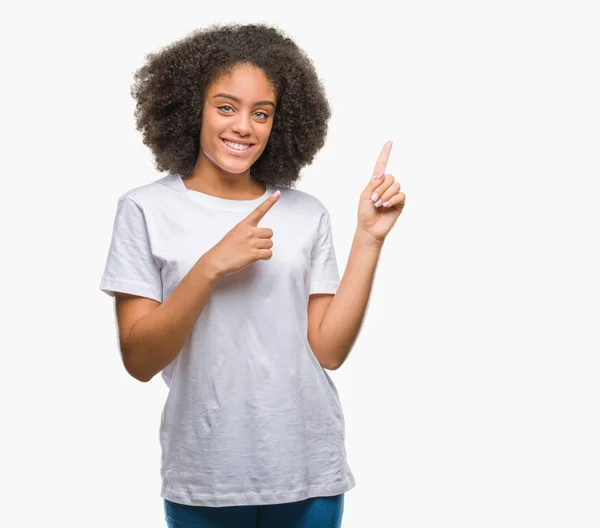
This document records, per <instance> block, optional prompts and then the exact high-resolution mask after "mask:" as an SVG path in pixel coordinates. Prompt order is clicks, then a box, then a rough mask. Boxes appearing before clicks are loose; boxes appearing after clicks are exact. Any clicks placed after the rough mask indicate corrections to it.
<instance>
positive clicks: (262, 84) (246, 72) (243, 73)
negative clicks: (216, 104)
mask: <svg viewBox="0 0 600 528" xmlns="http://www.w3.org/2000/svg"><path fill="white" fill-rule="evenodd" d="M218 92H227V93H230V94H232V95H236V96H238V97H239V98H240V99H242V100H246V99H248V100H252V101H254V100H258V99H257V98H259V99H261V98H267V97H271V98H274V97H275V90H274V88H273V86H272V85H271V84H270V83H269V80H268V78H267V76H266V75H265V72H264V71H263V70H261V69H260V68H257V67H256V66H251V65H247V64H244V65H241V66H237V67H236V68H235V69H234V70H233V71H231V72H229V73H225V74H223V75H221V76H220V77H219V78H218V79H216V80H215V81H214V82H213V83H211V84H210V86H209V87H208V89H207V96H212V95H213V94H215V93H218Z"/></svg>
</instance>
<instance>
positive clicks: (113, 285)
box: [100, 279, 162, 302]
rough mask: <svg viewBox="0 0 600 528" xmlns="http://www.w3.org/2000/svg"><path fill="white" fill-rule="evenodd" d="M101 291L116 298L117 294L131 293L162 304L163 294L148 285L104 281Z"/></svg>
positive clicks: (101, 284) (101, 283)
mask: <svg viewBox="0 0 600 528" xmlns="http://www.w3.org/2000/svg"><path fill="white" fill-rule="evenodd" d="M100 290H101V291H103V292H104V293H106V294H107V295H110V296H111V297H114V296H115V292H120V293H129V294H130V295H139V296H140V297H147V298H149V299H154V300H155V301H158V302H162V294H159V293H157V292H156V291H155V290H154V289H153V288H151V287H149V286H148V285H147V284H142V283H139V282H138V283H136V282H120V281H115V280H108V279H103V280H102V281H101V282H100Z"/></svg>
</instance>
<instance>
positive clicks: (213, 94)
mask: <svg viewBox="0 0 600 528" xmlns="http://www.w3.org/2000/svg"><path fill="white" fill-rule="evenodd" d="M276 104H277V101H276V94H275V90H274V88H273V87H272V86H271V84H270V83H269V81H268V79H267V77H266V75H265V74H264V72H263V70H261V69H259V68H256V67H255V66H251V65H247V64H244V65H240V66H238V67H236V69H235V70H233V72H232V73H230V74H227V75H225V76H222V77H221V78H220V79H218V80H217V81H215V82H213V83H212V84H211V85H209V86H208V88H207V91H206V95H205V99H204V106H203V110H202V128H201V131H200V151H201V152H200V156H201V157H202V156H206V158H208V159H209V160H210V161H211V162H212V163H213V164H214V165H216V166H217V167H219V168H220V169H222V170H223V171H225V172H227V173H230V174H238V175H239V174H245V175H248V174H249V170H250V166H251V165H252V164H253V163H254V162H255V161H256V160H257V159H258V158H259V157H260V155H261V154H262V152H263V150H264V149H265V147H266V146H267V141H268V140H269V135H270V133H271V128H272V127H273V117H274V114H275V105H276ZM200 161H202V160H200Z"/></svg>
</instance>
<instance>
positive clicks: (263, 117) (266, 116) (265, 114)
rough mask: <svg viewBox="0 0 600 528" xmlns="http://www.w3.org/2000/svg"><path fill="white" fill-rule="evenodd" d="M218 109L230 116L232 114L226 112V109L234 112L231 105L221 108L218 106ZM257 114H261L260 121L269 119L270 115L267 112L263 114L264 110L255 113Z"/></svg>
mask: <svg viewBox="0 0 600 528" xmlns="http://www.w3.org/2000/svg"><path fill="white" fill-rule="evenodd" d="M217 108H218V109H219V110H222V111H223V112H225V113H226V114H230V113H231V112H228V111H225V110H224V109H225V108H229V110H233V108H231V106H229V105H221V106H217ZM254 113H255V114H261V117H260V119H268V118H269V114H267V113H266V112H263V111H262V110H258V111H257V112H254Z"/></svg>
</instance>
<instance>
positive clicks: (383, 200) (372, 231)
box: [358, 141, 406, 243]
mask: <svg viewBox="0 0 600 528" xmlns="http://www.w3.org/2000/svg"><path fill="white" fill-rule="evenodd" d="M391 150H392V142H391V141H388V142H386V144H385V145H384V146H383V149H382V151H381V154H379V158H378V159H377V163H376V164H375V170H374V171H373V176H372V177H371V181H370V182H369V184H368V185H367V187H366V189H365V190H364V191H363V192H362V194H361V195H360V203H359V207H358V229H359V230H361V231H364V232H365V233H368V234H369V235H371V237H372V238H373V239H374V241H375V242H376V243H383V241H384V240H385V237H386V236H387V234H388V233H389V232H390V230H391V229H392V227H393V226H394V224H395V223H396V220H398V217H399V216H400V213H402V209H403V208H404V203H405V200H406V195H405V194H404V193H403V192H400V183H398V182H396V181H394V177H393V176H392V175H391V174H385V168H386V166H387V162H388V159H389V157H390V152H391ZM378 176H379V177H380V178H381V179H378Z"/></svg>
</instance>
